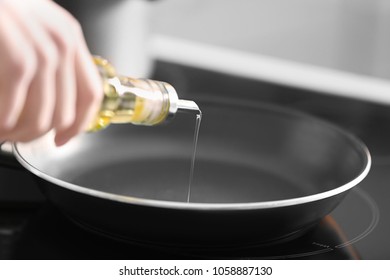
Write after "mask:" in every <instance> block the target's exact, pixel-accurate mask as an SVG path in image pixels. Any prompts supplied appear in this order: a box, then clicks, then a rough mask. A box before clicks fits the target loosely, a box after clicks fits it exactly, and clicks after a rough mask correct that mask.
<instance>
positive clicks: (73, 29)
mask: <svg viewBox="0 0 390 280" xmlns="http://www.w3.org/2000/svg"><path fill="white" fill-rule="evenodd" d="M43 9H44V11H43V12H45V14H48V17H40V18H39V19H38V20H39V21H40V22H41V24H42V25H44V26H45V27H47V30H48V32H49V34H50V36H51V38H52V39H53V42H54V43H55V44H56V46H57V49H58V53H59V56H58V58H59V62H58V70H57V74H56V105H55V111H54V118H53V127H54V129H55V130H56V131H58V132H59V131H64V130H66V129H68V128H69V127H70V126H71V125H72V124H73V122H74V120H75V114H76V77H75V65H74V62H75V55H76V45H77V40H78V38H79V34H78V33H79V30H78V29H79V25H78V22H77V20H76V19H75V18H73V16H72V15H70V14H69V13H68V12H67V11H66V10H64V9H63V8H61V7H60V6H58V5H56V4H55V3H52V2H50V3H48V5H45V6H44V7H43ZM40 12H42V11H40ZM53 17H55V18H53Z"/></svg>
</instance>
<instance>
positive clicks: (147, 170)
mask: <svg viewBox="0 0 390 280" xmlns="http://www.w3.org/2000/svg"><path fill="white" fill-rule="evenodd" d="M197 103H198V105H199V106H200V108H201V109H202V111H203V120H202V124H201V128H200V135H199V142H198V148H197V155H196V164H195V171H194V178H193V183H192V185H191V195H190V201H189V202H187V195H188V180H189V178H188V177H189V168H190V161H191V153H192V149H191V146H192V133H193V123H194V121H193V119H194V116H193V115H191V114H181V115H179V114H178V115H177V116H176V118H175V120H173V121H172V122H171V123H169V124H167V125H162V126H156V127H139V126H133V125H112V126H111V127H109V128H108V129H106V130H104V131H102V132H97V133H91V134H87V133H85V134H83V135H81V136H78V137H76V138H75V139H73V140H72V141H71V142H69V143H68V144H66V145H64V146H63V147H59V148H58V147H55V146H54V145H53V144H52V143H53V141H52V137H53V136H52V135H51V134H48V135H45V136H44V137H42V138H40V139H37V140H35V141H33V142H30V143H15V144H13V154H14V156H15V158H16V159H17V160H18V161H19V163H20V164H21V165H22V166H24V167H25V168H26V169H27V170H29V171H30V172H31V173H32V174H33V175H34V177H36V178H37V179H38V181H39V183H40V184H39V185H40V187H41V189H42V191H43V193H44V194H45V195H46V196H47V198H48V199H49V200H50V201H51V202H52V203H54V204H55V205H56V206H57V207H58V208H59V209H61V210H62V211H63V213H65V215H67V216H68V217H70V218H71V219H72V220H73V221H75V222H76V223H77V224H79V225H80V226H82V227H84V228H86V229H88V230H92V231H94V232H97V233H99V234H103V235H106V236H109V237H113V238H117V239H121V240H124V241H127V242H141V243H145V244H162V245H164V246H165V245H167V246H179V247H197V246H200V247H202V246H204V247H207V248H208V247H215V248H216V247H219V246H224V247H226V246H227V247H229V246H230V247H235V246H246V245H250V244H258V245H261V244H272V243H275V242H281V241H284V240H289V239H291V238H294V237H295V236H299V235H300V234H301V233H304V232H306V231H307V230H308V229H310V228H311V227H313V226H314V225H316V224H317V223H318V222H319V221H320V220H321V219H322V218H323V217H324V216H326V215H328V214H329V213H330V212H331V211H332V210H333V209H334V208H335V207H336V206H337V205H338V204H339V203H340V202H341V201H342V200H343V198H344V197H345V196H346V195H347V193H348V192H349V191H350V190H351V189H352V188H353V187H355V186H356V185H357V184H358V183H359V182H361V181H362V180H363V179H364V177H365V176H366V175H367V173H368V171H369V169H370V165H371V159H370V154H369V151H368V149H367V148H366V146H365V145H364V144H363V143H362V142H361V141H360V140H358V139H357V138H355V137H354V136H353V135H351V134H349V133H347V132H346V131H343V130H342V129H340V128H338V127H336V126H334V125H332V124H329V123H327V122H324V121H322V120H320V119H316V118H314V117H311V116H309V115H305V114H302V113H299V112H296V111H291V110H288V109H285V108H281V107H278V106H274V105H266V104H260V103H259V104H258V103H254V102H250V103H245V102H241V103H240V102H238V101H237V100H234V101H228V100H224V101H221V100H218V101H217V102H214V101H210V100H204V101H200V102H197ZM65 238H66V237H65Z"/></svg>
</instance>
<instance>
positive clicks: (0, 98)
mask: <svg viewBox="0 0 390 280" xmlns="http://www.w3.org/2000/svg"><path fill="white" fill-rule="evenodd" d="M0 53H3V54H7V55H4V56H2V57H1V58H0V60H1V65H0V77H1V82H0V83H1V88H0V134H3V135H4V134H5V131H8V132H9V131H11V130H12V129H13V127H14V126H15V125H16V123H17V121H18V119H19V115H20V114H21V111H22V109H23V107H24V104H25V101H26V96H27V91H28V88H29V85H30V82H31V80H32V78H33V76H34V73H35V69H36V59H35V56H34V55H33V50H32V49H31V47H30V45H29V44H28V41H27V40H26V38H25V36H24V34H23V33H22V32H21V31H20V30H19V28H18V26H17V25H16V24H15V22H14V21H13V20H12V19H11V18H10V17H9V16H8V15H7V13H2V14H1V17H0Z"/></svg>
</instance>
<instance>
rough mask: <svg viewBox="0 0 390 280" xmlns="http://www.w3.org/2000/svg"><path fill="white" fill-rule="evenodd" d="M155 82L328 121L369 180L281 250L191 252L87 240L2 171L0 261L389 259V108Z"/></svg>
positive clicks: (180, 73)
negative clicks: (361, 161) (362, 160)
mask: <svg viewBox="0 0 390 280" xmlns="http://www.w3.org/2000/svg"><path fill="white" fill-rule="evenodd" d="M154 78H156V79H159V80H165V81H168V82H170V83H172V84H174V85H175V87H176V89H177V90H178V92H179V94H180V96H181V97H183V98H191V99H194V100H197V99H200V100H203V99H213V98H220V96H221V94H223V96H224V98H227V99H232V100H245V99H249V100H253V99H255V100H256V101H257V102H266V103H273V104H277V105H280V106H285V107H289V108H292V109H296V110H300V111H303V112H306V113H309V114H312V115H315V116H317V117H320V118H323V119H326V120H328V121H330V122H333V123H335V124H337V125H339V126H340V127H342V128H344V129H346V130H348V131H350V132H351V133H353V134H355V135H356V136H358V137H359V138H361V139H362V140H363V141H364V142H365V143H366V144H367V146H368V148H369V150H370V152H371V154H372V158H373V165H372V168H371V171H370V173H369V175H368V176H367V177H366V179H365V180H363V182H362V183H360V184H359V186H358V187H356V188H354V189H353V190H352V191H351V192H350V193H349V194H348V196H347V197H346V199H345V200H344V201H343V202H342V203H341V204H340V205H339V206H338V207H337V208H336V209H335V210H334V211H333V212H332V213H331V214H330V215H328V216H326V217H325V218H324V219H323V220H322V221H321V222H320V223H319V224H318V225H317V226H316V227H314V228H313V229H311V230H310V231H308V232H306V233H305V234H304V235H302V236H300V237H298V238H296V239H293V240H289V241H285V242H282V243H279V244H270V245H261V246H256V245H253V246H251V247H242V248H235V249H225V250H224V249H222V248H219V249H215V250H210V249H207V250H206V249H194V248H191V249H189V248H169V247H164V246H150V245H148V244H130V243H123V242H122V241H118V240H112V239H109V238H107V237H105V236H100V235H97V234H95V233H91V232H89V231H87V230H85V229H83V228H80V227H79V226H78V225H76V224H75V223H73V222H72V221H71V220H69V219H68V218H67V217H66V216H65V215H63V214H62V213H61V212H60V211H59V210H57V209H56V208H55V207H54V206H52V205H51V204H50V202H48V201H46V200H45V198H44V197H43V196H42V195H41V194H40V192H39V189H38V187H37V185H36V183H35V181H34V180H33V178H32V177H31V176H30V175H29V174H27V173H26V172H24V171H20V170H16V169H10V168H5V167H0V259H213V258H217V259H225V258H228V259H231V258H233V259H390V242H388V240H387V238H388V236H390V222H389V218H390V203H389V197H390V189H389V187H388V182H389V181H390V172H389V171H390V144H388V143H390V129H387V128H390V108H388V107H386V106H382V105H378V104H374V103H369V102H364V101H359V100H352V99H346V98H342V97H337V96H334V95H329V94H323V93H320V92H312V91H307V90H302V89H297V88H290V87H288V86H283V85H275V84H271V83H267V82H264V81H257V80H249V79H245V78H240V77H234V76H228V75H225V74H221V73H214V72H210V71H206V70H202V69H195V68H191V67H185V66H181V65H176V64H170V63H165V62H158V63H157V67H156V71H155V75H154Z"/></svg>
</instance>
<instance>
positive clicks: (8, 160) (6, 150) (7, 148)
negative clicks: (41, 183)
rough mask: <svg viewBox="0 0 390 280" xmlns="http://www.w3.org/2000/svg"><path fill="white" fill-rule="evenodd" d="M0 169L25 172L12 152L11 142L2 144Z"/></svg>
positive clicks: (0, 143)
mask: <svg viewBox="0 0 390 280" xmlns="http://www.w3.org/2000/svg"><path fill="white" fill-rule="evenodd" d="M0 167H5V168H9V169H17V170H24V168H23V166H22V165H21V164H20V163H19V162H18V161H17V160H16V158H15V156H14V154H13V152H12V144H11V143H10V142H0Z"/></svg>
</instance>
